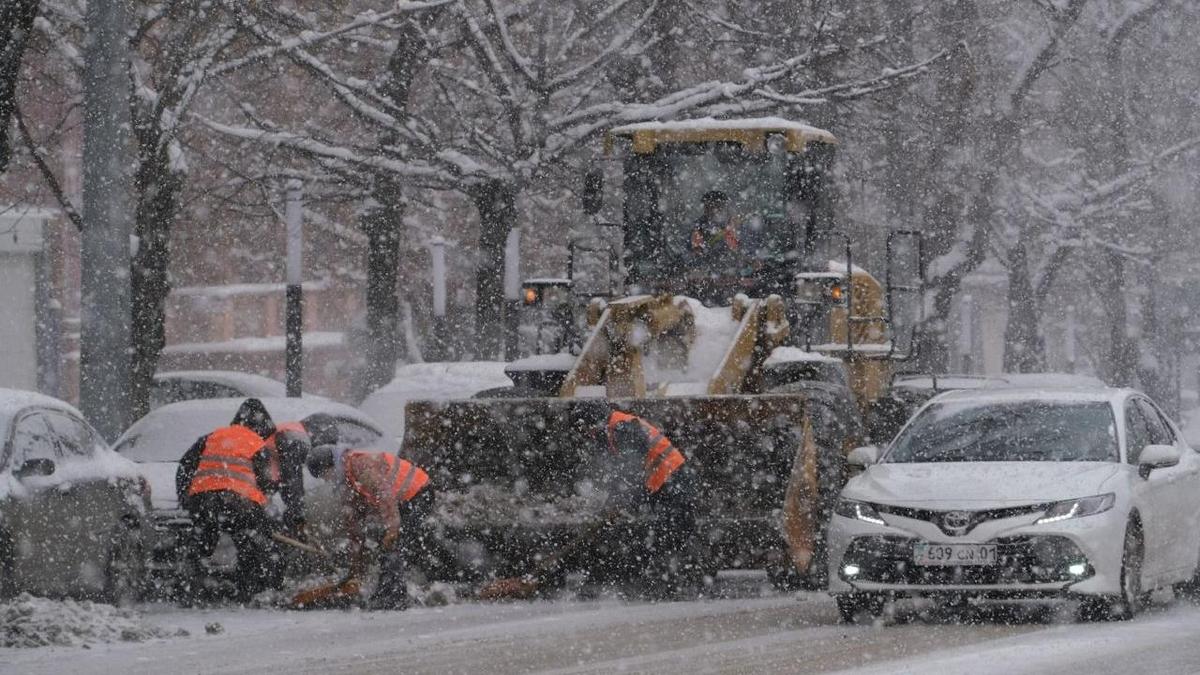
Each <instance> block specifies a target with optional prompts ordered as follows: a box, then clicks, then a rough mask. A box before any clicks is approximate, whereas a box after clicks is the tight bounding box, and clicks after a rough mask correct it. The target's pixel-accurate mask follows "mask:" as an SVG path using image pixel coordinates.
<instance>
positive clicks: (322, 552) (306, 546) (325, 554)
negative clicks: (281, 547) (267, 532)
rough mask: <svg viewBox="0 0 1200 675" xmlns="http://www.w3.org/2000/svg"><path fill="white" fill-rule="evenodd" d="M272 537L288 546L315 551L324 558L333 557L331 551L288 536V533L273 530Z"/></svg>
mask: <svg viewBox="0 0 1200 675" xmlns="http://www.w3.org/2000/svg"><path fill="white" fill-rule="evenodd" d="M271 538H272V539H274V540H275V541H277V542H279V543H281V544H286V545H288V546H291V547H292V548H298V549H300V550H301V551H308V552H309V553H315V554H316V555H319V556H321V557H323V558H330V557H332V556H331V555H330V554H329V552H328V551H326V550H325V549H321V548H317V547H316V546H313V545H312V544H306V543H304V542H302V541H300V540H299V539H293V538H291V537H289V536H287V535H286V534H280V533H278V532H272V533H271Z"/></svg>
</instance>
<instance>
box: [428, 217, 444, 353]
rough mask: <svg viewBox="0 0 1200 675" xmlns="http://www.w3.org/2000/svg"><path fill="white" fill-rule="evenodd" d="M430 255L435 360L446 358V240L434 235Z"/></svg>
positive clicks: (430, 243)
mask: <svg viewBox="0 0 1200 675" xmlns="http://www.w3.org/2000/svg"><path fill="white" fill-rule="evenodd" d="M429 257H430V259H431V260H432V262H433V269H432V270H430V275H431V278H430V285H431V286H432V287H433V342H434V345H435V349H434V352H435V353H434V355H433V356H432V358H433V359H434V360H439V359H444V358H446V240H445V239H442V238H441V237H434V238H433V239H432V240H431V241H430V242H429Z"/></svg>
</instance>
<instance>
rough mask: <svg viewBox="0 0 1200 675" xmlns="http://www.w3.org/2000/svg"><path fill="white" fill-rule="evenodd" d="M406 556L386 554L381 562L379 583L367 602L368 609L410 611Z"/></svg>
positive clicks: (394, 551)
mask: <svg viewBox="0 0 1200 675" xmlns="http://www.w3.org/2000/svg"><path fill="white" fill-rule="evenodd" d="M404 568H405V561H404V556H403V555H402V554H401V552H400V551H396V550H392V551H388V552H386V553H384V555H383V557H382V559H381V560H380V561H379V583H378V584H377V585H376V586H375V592H374V593H372V594H371V599H370V600H368V601H367V609H384V610H387V609H390V610H402V609H408V581H407V580H406V578H405V577H406V575H405V573H404V572H405V569H404Z"/></svg>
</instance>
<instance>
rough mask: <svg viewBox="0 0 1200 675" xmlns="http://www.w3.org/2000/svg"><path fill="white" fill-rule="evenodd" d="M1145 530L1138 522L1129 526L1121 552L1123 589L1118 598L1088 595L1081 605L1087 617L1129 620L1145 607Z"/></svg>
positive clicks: (1094, 619)
mask: <svg viewBox="0 0 1200 675" xmlns="http://www.w3.org/2000/svg"><path fill="white" fill-rule="evenodd" d="M1143 552H1144V547H1143V543H1142V531H1141V528H1140V527H1139V526H1138V525H1137V523H1133V522H1131V523H1129V526H1128V527H1126V528H1125V541H1124V547H1123V551H1122V554H1121V592H1120V594H1119V595H1118V596H1117V597H1115V598H1085V599H1084V600H1083V602H1082V604H1081V605H1080V607H1079V613H1080V618H1081V619H1083V620H1084V621H1125V620H1128V619H1132V618H1133V617H1134V616H1136V615H1137V613H1138V612H1139V611H1140V610H1141V608H1142V602H1143V600H1144V595H1143V592H1142V559H1143Z"/></svg>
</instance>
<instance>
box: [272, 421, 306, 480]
mask: <svg viewBox="0 0 1200 675" xmlns="http://www.w3.org/2000/svg"><path fill="white" fill-rule="evenodd" d="M284 433H293V434H303V435H304V436H305V437H308V429H305V428H304V425H303V424H301V423H300V422H283V423H282V424H277V425H276V426H275V433H273V434H271V435H270V436H268V437H267V452H268V453H269V455H268V456H269V457H270V462H269V464H268V469H267V473H268V475H269V476H270V477H271V480H273V481H275V482H276V483H278V482H279V481H280V480H282V476H283V472H282V471H281V470H280V468H279V446H278V445H276V439H277V438H278V437H279V435H280V434H284Z"/></svg>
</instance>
